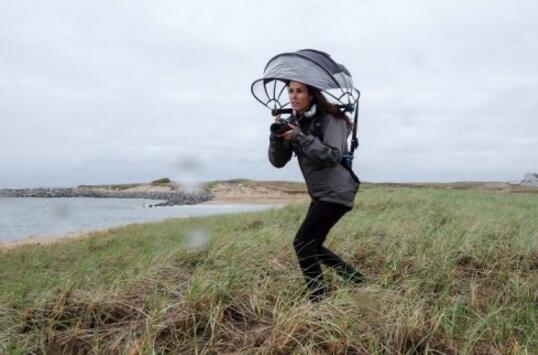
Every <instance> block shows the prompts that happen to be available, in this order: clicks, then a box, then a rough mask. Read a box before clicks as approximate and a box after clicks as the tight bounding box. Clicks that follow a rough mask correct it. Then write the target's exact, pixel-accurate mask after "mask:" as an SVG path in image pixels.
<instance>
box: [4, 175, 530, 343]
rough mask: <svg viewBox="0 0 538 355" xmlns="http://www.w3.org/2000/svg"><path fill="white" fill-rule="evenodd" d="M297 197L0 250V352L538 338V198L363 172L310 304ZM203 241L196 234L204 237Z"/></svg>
mask: <svg viewBox="0 0 538 355" xmlns="http://www.w3.org/2000/svg"><path fill="white" fill-rule="evenodd" d="M306 207H307V206H306V205H290V206H286V207H284V208H281V209H274V210H270V211H265V212H257V213H246V214H236V215H228V216H215V217H206V218H191V219H176V220H167V221H164V222H160V223H152V224H138V225H130V226H126V227H122V228H118V229H115V230H112V231H109V232H104V233H94V234H93V235H92V236H91V237H89V238H86V239H81V240H70V241H67V242H61V243H56V244H51V245H44V246H22V247H18V248H15V249H8V250H3V251H0V353H2V352H6V353H21V354H22V353H28V352H34V353H58V352H62V351H63V352H66V353H92V354H98V353H99V354H100V353H107V354H108V353H118V354H138V353H141V354H147V353H172V354H174V353H226V352H238V353H247V354H250V353H267V354H273V353H278V354H293V353H297V354H298V353H318V354H323V353H334V354H340V353H360V354H372V353H373V354H376V353H377V354H413V353H432V354H439V353H444V354H455V353H458V354H460V353H461V354H498V353H502V354H505V353H515V354H527V353H528V354H533V353H538V219H537V218H536V216H538V199H537V198H536V195H535V194H526V193H521V194H509V193H484V192H474V191H461V190H445V189H435V188H420V189H417V188H407V187H386V186H384V187H379V186H375V185H366V186H365V188H363V189H362V190H361V192H360V194H359V195H358V197H357V203H356V206H355V208H354V209H353V210H352V211H351V212H350V213H348V214H347V215H346V216H345V217H344V218H343V219H342V220H341V221H340V222H339V223H338V224H337V225H336V226H335V227H334V228H333V230H332V231H331V233H330V235H329V237H328V238H327V243H326V245H328V247H329V248H331V249H334V251H336V252H337V253H338V254H340V255H341V256H342V257H343V258H344V259H346V260H348V261H350V262H351V263H352V264H353V265H355V266H356V267H357V268H359V269H360V270H361V271H362V272H363V273H365V274H366V275H368V276H369V277H370V278H371V279H372V282H371V283H370V284H369V285H368V286H366V287H360V288H353V287H351V286H350V285H347V284H345V283H344V282H343V281H341V280H340V279H338V277H337V276H336V275H335V274H334V273H333V272H332V271H328V272H327V273H326V279H327V280H328V282H329V283H330V285H331V288H332V295H331V297H329V298H327V299H326V300H324V301H323V302H321V303H320V304H310V303H308V302H307V301H306V300H305V297H304V295H303V291H304V284H303V280H302V278H301V275H300V271H299V269H298V267H297V265H296V264H297V263H296V260H295V256H294V253H293V248H292V239H293V236H294V234H295V232H296V230H297V228H298V227H299V225H300V223H301V221H302V219H303V218H304V215H305V212H306ZM204 241H205V242H207V243H205V244H204V243H203V242H204Z"/></svg>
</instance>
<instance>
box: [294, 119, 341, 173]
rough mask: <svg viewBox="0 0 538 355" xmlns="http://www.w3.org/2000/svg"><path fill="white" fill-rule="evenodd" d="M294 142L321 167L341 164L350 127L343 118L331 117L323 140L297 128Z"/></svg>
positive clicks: (307, 156)
mask: <svg viewBox="0 0 538 355" xmlns="http://www.w3.org/2000/svg"><path fill="white" fill-rule="evenodd" d="M295 133H296V134H294V135H293V137H292V140H291V142H292V144H293V145H294V146H295V147H297V148H298V149H299V150H300V151H301V152H302V153H303V155H304V156H305V157H306V158H308V159H309V160H311V161H313V162H314V163H315V164H316V165H318V166H320V167H332V166H336V165H338V164H340V160H342V155H343V154H344V151H343V150H344V149H345V146H346V144H347V136H348V128H347V123H346V121H345V120H343V119H337V118H333V117H330V118H329V119H328V120H327V123H326V127H325V130H324V133H323V142H322V141H320V140H319V139H318V138H317V137H315V136H313V135H311V134H308V135H305V134H304V133H303V132H302V131H299V130H296V132H295Z"/></svg>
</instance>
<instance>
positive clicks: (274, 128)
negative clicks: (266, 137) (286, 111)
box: [269, 116, 297, 135]
mask: <svg viewBox="0 0 538 355" xmlns="http://www.w3.org/2000/svg"><path fill="white" fill-rule="evenodd" d="M288 123H290V124H293V125H296V124H297V120H296V119H295V117H294V116H290V117H289V118H287V119H286V118H279V119H278V121H277V122H275V123H273V124H272V125H271V127H269V129H270V130H271V133H273V134H276V135H279V134H282V133H284V132H287V131H289V130H290V127H289V126H288Z"/></svg>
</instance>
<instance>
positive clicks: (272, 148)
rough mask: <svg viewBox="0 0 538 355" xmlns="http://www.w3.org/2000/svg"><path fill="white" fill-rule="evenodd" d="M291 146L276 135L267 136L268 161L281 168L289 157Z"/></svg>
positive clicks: (291, 150) (291, 151)
mask: <svg viewBox="0 0 538 355" xmlns="http://www.w3.org/2000/svg"><path fill="white" fill-rule="evenodd" d="M292 153H293V148H292V147H291V143H290V142H288V141H285V140H283V139H281V138H278V137H277V136H276V135H274V134H271V135H270V136H269V161H270V162H271V164H273V166H274V167H276V168H282V167H284V165H286V163H287V162H288V161H290V159H291V155H292Z"/></svg>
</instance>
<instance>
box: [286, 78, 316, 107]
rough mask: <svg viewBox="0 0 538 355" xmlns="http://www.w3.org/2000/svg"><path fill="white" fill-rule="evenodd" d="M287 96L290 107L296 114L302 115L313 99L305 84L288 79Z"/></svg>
mask: <svg viewBox="0 0 538 355" xmlns="http://www.w3.org/2000/svg"><path fill="white" fill-rule="evenodd" d="M288 97H289V100H290V104H291V108H292V109H293V110H294V111H295V112H296V113H297V115H302V114H303V113H304V112H305V111H307V110H308V108H309V107H310V103H311V102H312V99H313V97H312V95H310V94H309V93H308V88H307V87H306V85H305V84H303V83H299V82H297V81H290V83H289V85H288Z"/></svg>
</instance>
